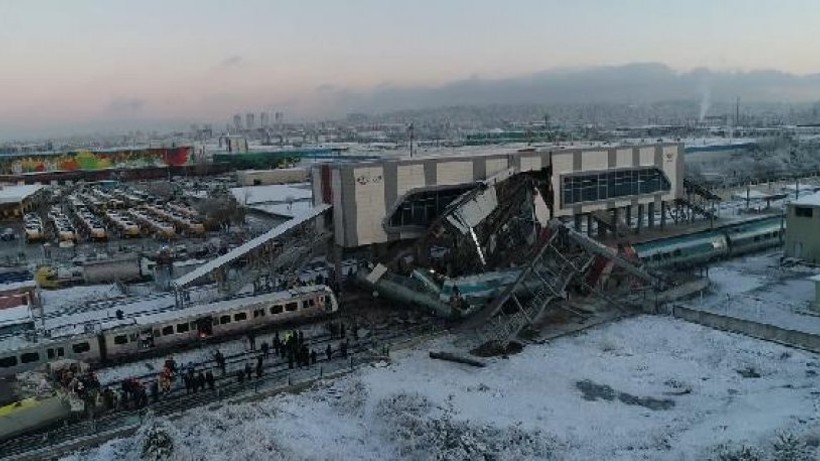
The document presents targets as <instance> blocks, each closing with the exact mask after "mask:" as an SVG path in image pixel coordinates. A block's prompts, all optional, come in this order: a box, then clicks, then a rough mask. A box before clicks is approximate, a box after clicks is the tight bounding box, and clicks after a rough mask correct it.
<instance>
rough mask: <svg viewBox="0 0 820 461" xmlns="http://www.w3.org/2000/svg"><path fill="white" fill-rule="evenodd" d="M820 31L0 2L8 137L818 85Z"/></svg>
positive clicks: (473, 6) (508, 13) (794, 7)
mask: <svg viewBox="0 0 820 461" xmlns="http://www.w3.org/2000/svg"><path fill="white" fill-rule="evenodd" d="M818 18H820V1H817V0H805V1H800V0H779V1H776V0H765V1H755V0H733V1H730V0H724V1H721V0H686V1H667V0H654V1H650V0H645V1H639V0H600V1H593V0H576V1H567V0H507V1H499V0H404V1H391V0H293V1H291V0H233V1H228V0H224V1H218V0H133V1H128V0H99V1H98V0H52V1H46V0H0V62H2V70H1V71H0V132H3V131H9V130H10V129H20V130H25V131H27V132H31V131H36V130H37V129H40V128H43V129H46V128H47V127H58V126H71V124H72V123H73V124H77V123H86V122H87V123H95V122H102V121H105V120H135V121H136V120H143V121H144V120H165V119H168V120H180V119H186V120H190V121H192V122H195V121H204V120H224V121H227V119H228V118H229V117H230V115H231V114H232V113H233V112H236V111H245V110H254V111H258V110H261V109H267V110H271V109H274V108H275V107H277V105H278V106H281V107H300V104H301V105H302V106H304V107H307V106H308V105H307V103H306V102H305V101H308V100H310V99H311V97H312V96H315V95H316V94H317V93H321V92H322V91H327V89H329V88H334V89H339V88H346V89H354V90H365V89H368V88H371V87H377V86H385V85H389V86H435V85H439V84H442V83H446V82H448V81H452V80H458V79H464V78H468V77H471V76H479V77H481V78H507V77H513V76H516V75H522V74H527V73H531V72H537V71H541V70H546V69H555V68H563V67H577V66H598V65H616V64H625V63H631V62H659V63H664V64H666V65H669V66H671V67H672V68H673V69H676V70H681V71H685V70H690V69H692V68H695V67H700V66H706V67H709V68H712V69H719V70H751V69H777V70H781V71H786V72H790V73H795V74H809V73H816V72H820V57H819V56H820V54H818V51H820V45H818V41H817V37H818V34H820V32H818V20H820V19H818ZM310 110H313V111H314V112H315V111H316V110H317V108H316V107H312V108H310ZM306 111H307V112H310V111H309V110H307V109H306ZM4 127H5V130H4V129H3V128H4Z"/></svg>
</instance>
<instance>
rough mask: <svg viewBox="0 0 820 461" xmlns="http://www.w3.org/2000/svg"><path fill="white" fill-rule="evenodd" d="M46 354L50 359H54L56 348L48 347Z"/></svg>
mask: <svg viewBox="0 0 820 461" xmlns="http://www.w3.org/2000/svg"><path fill="white" fill-rule="evenodd" d="M46 356H47V357H48V358H49V359H53V358H54V349H47V350H46Z"/></svg>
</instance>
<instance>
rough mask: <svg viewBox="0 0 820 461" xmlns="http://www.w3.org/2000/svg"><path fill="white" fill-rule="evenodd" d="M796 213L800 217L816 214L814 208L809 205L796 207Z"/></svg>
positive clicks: (809, 216)
mask: <svg viewBox="0 0 820 461" xmlns="http://www.w3.org/2000/svg"><path fill="white" fill-rule="evenodd" d="M794 215H795V216H796V217H798V218H811V217H812V216H813V215H814V208H811V207H807V206H796V207H794Z"/></svg>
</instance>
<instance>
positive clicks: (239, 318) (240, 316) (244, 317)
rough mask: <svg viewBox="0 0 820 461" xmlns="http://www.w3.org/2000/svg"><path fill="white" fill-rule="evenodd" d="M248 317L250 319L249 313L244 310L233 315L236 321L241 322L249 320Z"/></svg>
mask: <svg viewBox="0 0 820 461" xmlns="http://www.w3.org/2000/svg"><path fill="white" fill-rule="evenodd" d="M247 319H248V314H246V313H244V312H240V313H238V314H234V315H233V321H234V322H241V321H243V320H247Z"/></svg>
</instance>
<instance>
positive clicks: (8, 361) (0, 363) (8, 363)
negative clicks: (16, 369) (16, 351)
mask: <svg viewBox="0 0 820 461" xmlns="http://www.w3.org/2000/svg"><path fill="white" fill-rule="evenodd" d="M16 365H17V357H3V358H0V368H10V367H13V366H16Z"/></svg>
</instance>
